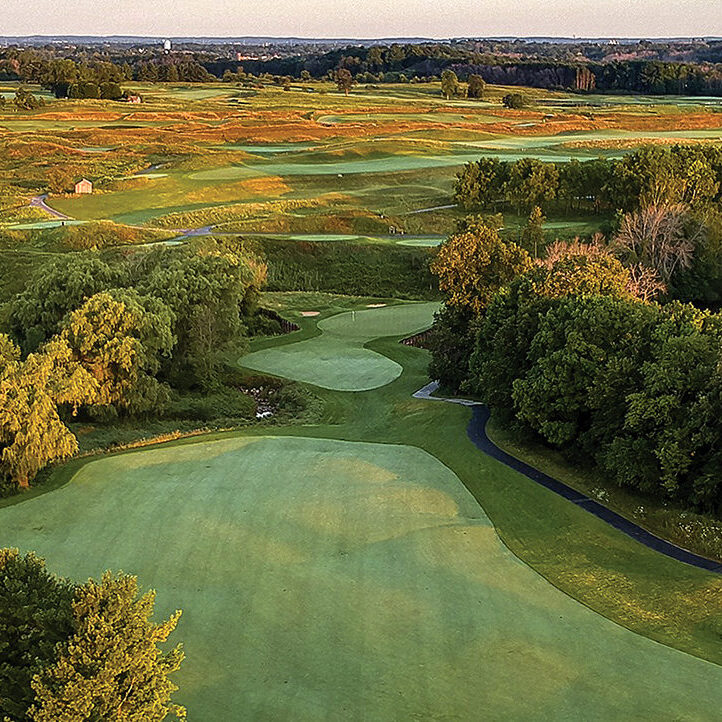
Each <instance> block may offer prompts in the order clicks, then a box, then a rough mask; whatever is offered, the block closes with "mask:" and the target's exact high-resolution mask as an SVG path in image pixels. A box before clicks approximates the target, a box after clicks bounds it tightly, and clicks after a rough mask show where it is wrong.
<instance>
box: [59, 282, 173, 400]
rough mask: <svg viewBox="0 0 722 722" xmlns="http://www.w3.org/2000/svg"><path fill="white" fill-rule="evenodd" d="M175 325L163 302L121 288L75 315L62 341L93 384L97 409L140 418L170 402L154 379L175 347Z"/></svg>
mask: <svg viewBox="0 0 722 722" xmlns="http://www.w3.org/2000/svg"><path fill="white" fill-rule="evenodd" d="M172 325H173V315H172V313H171V311H170V310H169V309H168V307H167V306H166V305H165V304H164V303H163V302H162V301H159V300H158V299H156V298H149V297H143V296H140V295H139V294H137V293H136V292H135V291H132V290H129V289H122V290H114V291H109V292H102V293H97V294H95V295H94V296H92V297H91V298H89V299H88V300H87V301H86V302H85V303H84V304H83V305H82V306H81V307H80V308H78V309H77V310H75V311H73V312H71V313H70V314H69V316H68V318H67V320H66V324H65V328H64V329H63V332H62V334H61V338H62V339H63V341H64V342H66V343H67V345H68V346H69V347H70V348H71V349H72V353H73V359H74V360H75V361H77V362H78V363H79V364H80V365H81V366H82V367H83V368H84V369H86V370H87V371H88V372H89V373H90V374H91V375H92V377H93V378H94V379H95V381H96V383H97V386H98V390H97V394H96V398H95V401H94V403H95V404H97V405H99V406H113V407H115V408H116V409H119V410H126V411H128V412H130V413H141V412H144V411H147V410H149V409H153V408H158V406H159V405H162V403H163V401H164V399H165V397H166V390H165V387H163V386H162V385H161V384H159V383H158V381H157V380H156V379H155V377H154V375H155V374H156V373H157V372H158V369H159V368H160V362H161V357H162V356H164V355H168V354H169V353H170V351H171V349H172V348H173V345H174V343H175V339H174V337H173V332H172Z"/></svg>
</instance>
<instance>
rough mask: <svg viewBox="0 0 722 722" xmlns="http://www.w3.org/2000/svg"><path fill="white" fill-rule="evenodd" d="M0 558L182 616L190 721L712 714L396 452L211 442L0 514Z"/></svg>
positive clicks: (720, 673) (98, 464) (670, 660)
mask: <svg viewBox="0 0 722 722" xmlns="http://www.w3.org/2000/svg"><path fill="white" fill-rule="evenodd" d="M79 510H82V523H75V522H76V520H77V519H78V514H79ZM0 543H2V544H7V543H12V544H17V545H19V546H21V547H22V548H33V549H36V550H38V551H39V552H40V553H41V554H42V555H44V556H46V557H47V558H48V560H49V563H50V564H51V566H52V568H54V569H56V570H57V571H59V572H61V573H63V574H66V575H69V576H72V577H74V578H76V579H83V578H84V577H86V576H88V575H98V574H100V573H101V571H102V570H103V569H104V568H105V567H106V566H108V565H110V566H112V567H114V568H123V569H132V570H133V571H135V572H137V573H139V574H140V576H141V578H142V579H144V580H148V581H151V582H152V584H153V586H154V587H156V588H157V589H158V590H159V599H158V604H159V612H160V613H162V614H167V613H169V612H170V611H172V609H171V606H175V605H178V606H180V607H182V608H183V609H184V610H185V613H184V616H183V617H182V620H181V624H180V627H179V636H181V637H182V638H183V639H184V641H185V646H186V651H187V653H188V661H187V663H186V665H185V668H184V669H183V671H182V673H181V674H180V675H179V679H178V681H179V682H180V684H181V689H182V693H181V694H180V695H179V699H180V700H181V701H183V702H184V703H186V704H187V705H188V706H189V711H190V714H191V716H192V717H193V718H194V719H230V718H232V717H235V716H236V715H238V714H239V711H240V710H242V711H243V712H242V714H243V716H244V717H248V718H253V719H295V720H317V719H319V718H323V719H347V718H349V717H355V718H359V719H414V718H426V719H428V718H437V717H444V718H451V719H453V718H460V719H469V718H471V717H473V716H475V715H476V714H478V712H479V710H484V713H485V716H486V717H488V718H491V719H522V718H523V719H540V720H541V719H550V718H555V719H564V718H577V719H580V718H581V719H588V720H608V719H622V718H624V719H642V718H645V719H681V718H687V719H710V720H711V719H715V718H716V717H717V713H718V710H719V705H720V703H722V685H721V684H720V683H721V682H722V669H720V668H719V667H717V666H716V665H713V664H710V663H708V662H704V661H702V660H699V659H695V658H694V657H691V656H689V655H685V654H683V653H680V652H678V651H676V650H672V649H669V648H666V647H663V646H660V645H657V644H655V643H654V642H652V641H650V640H648V639H645V638H643V637H641V636H638V635H635V634H632V633H631V632H629V631H627V630H625V629H623V628H621V627H619V626H617V625H615V624H613V623H611V622H609V621H608V620H606V619H604V618H603V617H601V616H599V615H597V614H595V613H593V612H592V611H590V610H589V609H587V608H585V607H584V606H582V605H580V604H578V603H576V602H575V601H573V600H572V599H570V598H569V597H568V596H566V595H564V594H562V593H561V592H559V591H558V590H557V589H555V588H554V587H552V586H551V585H549V584H548V583H547V582H546V581H544V580H543V579H542V578H541V577H539V576H538V575H536V574H535V573H534V572H533V571H532V570H531V569H529V567H527V566H526V565H524V564H522V563H521V562H519V560H518V559H517V558H516V557H514V556H513V555H512V554H511V553H510V552H509V550H508V549H507V548H506V547H505V546H504V545H503V544H502V543H501V542H500V540H499V538H498V537H497V535H496V533H495V531H494V529H493V527H492V525H491V523H490V522H489V519H488V518H487V517H486V515H485V514H484V512H483V511H482V510H481V508H480V507H479V505H478V504H477V503H476V501H475V500H474V498H473V497H472V496H471V494H469V492H468V491H467V490H466V489H465V488H464V487H463V485H462V484H461V483H460V481H459V479H458V478H457V477H456V476H455V475H454V473H453V472H452V471H451V470H450V469H448V468H447V467H445V466H444V465H443V464H441V463H440V462H439V461H438V460H437V459H435V458H433V457H432V456H430V455H429V454H428V453H426V452H424V451H422V450H420V449H418V448H413V447H410V446H398V445H391V444H369V443H349V442H343V441H332V440H326V439H312V438H303V437H298V438H293V437H285V438H278V437H255V438H226V439H222V440H217V441H210V442H205V443H203V442H201V443H195V444H188V445H184V446H179V447H171V448H165V449H155V450H149V451H144V452H136V453H133V454H126V455H121V456H115V457H111V458H106V459H102V460H99V461H95V462H93V463H91V464H87V465H86V466H84V467H83V468H82V469H81V470H80V471H79V472H78V474H76V476H75V478H74V479H73V480H72V482H71V483H70V484H68V485H66V486H65V487H63V488H61V489H60V490H58V491H56V492H54V493H49V494H45V495H43V496H41V497H38V498H36V499H33V500H30V501H28V502H26V503H23V504H19V505H15V506H13V507H10V508H8V509H5V510H3V512H2V531H1V532H0ZM149 549H152V550H154V552H153V553H152V554H149ZM620 660H624V663H623V664H621V663H620ZM471 670H473V676H474V680H473V681H472V680H470V677H469V672H470V671H471Z"/></svg>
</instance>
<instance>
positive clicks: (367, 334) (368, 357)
mask: <svg viewBox="0 0 722 722" xmlns="http://www.w3.org/2000/svg"><path fill="white" fill-rule="evenodd" d="M437 308H438V304H436V303H418V304H407V305H402V306H390V307H387V308H374V309H367V310H362V311H349V312H347V313H342V314H339V315H337V316H332V317H331V318H327V319H325V320H323V321H320V322H319V324H318V328H319V330H320V331H321V335H320V336H316V337H314V338H311V339H308V340H305V341H299V342H298V343H292V344H288V345H284V346H277V347H274V348H269V349H263V350H261V351H256V352H255V353H252V354H250V355H248V356H244V357H243V358H242V359H241V363H242V364H243V366H245V367H246V368H249V369H253V370H254V371H262V372H264V373H270V374H273V375H274V376H284V377H286V378H290V379H294V380H296V381H305V382H306V383H311V384H315V385H316V386H321V387H322V388H325V389H335V390H337V391H368V390H369V389H375V388H378V387H379V386H384V385H386V384H388V383H390V382H391V381H393V380H394V379H395V378H397V377H398V376H399V375H400V374H401V370H402V368H401V366H400V365H399V364H397V363H396V362H394V361H392V360H391V359H389V358H387V357H386V356H382V355H381V354H379V353H376V352H375V351H370V350H369V349H366V348H364V344H365V343H367V342H368V341H372V340H373V339H375V338H380V337H382V336H399V335H404V334H408V335H411V334H414V333H418V332H419V331H423V330H424V329H427V328H428V327H429V326H430V325H431V322H432V320H433V314H434V312H435V311H436V309H437ZM309 310H312V309H309Z"/></svg>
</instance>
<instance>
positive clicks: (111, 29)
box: [0, 0, 722, 38]
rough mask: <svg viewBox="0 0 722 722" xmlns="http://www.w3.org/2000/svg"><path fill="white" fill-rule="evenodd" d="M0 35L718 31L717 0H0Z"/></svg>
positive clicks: (721, 17) (721, 19)
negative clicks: (248, 0)
mask: <svg viewBox="0 0 722 722" xmlns="http://www.w3.org/2000/svg"><path fill="white" fill-rule="evenodd" d="M0 6H1V7H2V10H1V11H0V36H7V35H145V36H170V37H173V36H245V35H251V36H252V35H264V36H265V35H267V36H275V37H282V36H298V37H324V38H338V37H341V38H378V37H413V36H423V37H432V38H448V37H468V36H473V37H493V36H509V35H511V36H520V37H523V36H534V35H536V36H539V35H542V36H566V37H570V36H578V37H665V36H666V37H670V36H674V37H679V36H693V37H697V36H701V35H705V36H710V35H713V36H722V12H720V10H721V9H722V7H721V5H720V0H273V2H247V1H246V2H241V1H239V0H0Z"/></svg>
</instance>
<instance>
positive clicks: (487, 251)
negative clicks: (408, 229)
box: [431, 225, 532, 314]
mask: <svg viewBox="0 0 722 722" xmlns="http://www.w3.org/2000/svg"><path fill="white" fill-rule="evenodd" d="M531 266H532V261H531V258H530V257H529V254H528V253H527V252H526V251H525V250H524V249H523V248H521V247H519V246H518V245H517V244H516V243H506V242H505V241H503V240H502V239H501V238H500V236H499V234H498V233H497V232H496V231H495V230H493V229H492V228H489V227H487V226H484V225H476V226H475V227H474V230H473V231H467V232H463V233H456V234H454V235H452V236H451V237H450V238H449V239H448V240H447V241H446V242H444V243H443V244H442V245H441V246H440V248H439V252H438V254H437V256H436V258H435V259H434V261H433V262H432V264H431V270H432V272H433V273H434V274H436V275H437V276H438V277H439V288H440V289H441V290H442V291H443V292H444V293H446V294H447V298H446V303H447V304H448V305H450V306H458V307H461V308H468V309H470V310H471V311H473V312H474V313H476V314H479V313H482V312H483V311H484V309H485V308H486V307H487V306H488V305H489V303H490V302H491V299H492V297H493V296H494V294H495V293H496V292H497V291H498V290H499V289H500V288H502V287H503V286H505V285H506V284H508V283H509V282H510V281H511V280H512V279H514V278H516V277H517V276H519V275H521V274H523V273H525V272H526V271H528V270H529V269H530V268H531Z"/></svg>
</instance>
